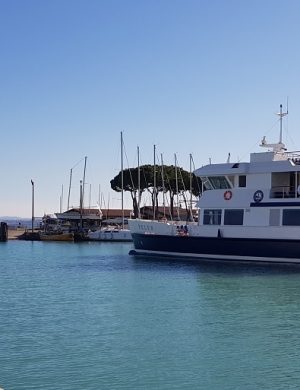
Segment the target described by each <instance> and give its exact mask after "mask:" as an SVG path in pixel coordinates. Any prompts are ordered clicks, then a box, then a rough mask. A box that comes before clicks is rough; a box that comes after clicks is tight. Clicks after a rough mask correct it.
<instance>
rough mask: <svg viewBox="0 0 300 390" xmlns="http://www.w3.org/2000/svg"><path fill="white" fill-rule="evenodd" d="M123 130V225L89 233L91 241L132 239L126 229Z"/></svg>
mask: <svg viewBox="0 0 300 390" xmlns="http://www.w3.org/2000/svg"><path fill="white" fill-rule="evenodd" d="M123 152H124V142H123V132H121V206H122V226H121V227H115V228H108V227H105V228H100V229H97V230H95V231H89V232H88V233H87V236H88V239H89V240H91V241H116V242H117V241H132V236H131V232H130V230H129V229H125V218H124V182H123Z"/></svg>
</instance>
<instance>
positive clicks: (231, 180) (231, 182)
mask: <svg viewBox="0 0 300 390" xmlns="http://www.w3.org/2000/svg"><path fill="white" fill-rule="evenodd" d="M226 177H227V180H229V181H230V184H231V187H232V188H233V187H234V176H226Z"/></svg>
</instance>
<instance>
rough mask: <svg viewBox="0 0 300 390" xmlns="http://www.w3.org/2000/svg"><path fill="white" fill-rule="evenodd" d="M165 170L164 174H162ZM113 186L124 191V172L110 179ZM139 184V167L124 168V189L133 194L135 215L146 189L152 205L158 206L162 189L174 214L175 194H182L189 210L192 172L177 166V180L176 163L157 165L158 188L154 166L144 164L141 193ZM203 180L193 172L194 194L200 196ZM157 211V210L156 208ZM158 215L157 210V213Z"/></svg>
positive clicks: (118, 190)
mask: <svg viewBox="0 0 300 390" xmlns="http://www.w3.org/2000/svg"><path fill="white" fill-rule="evenodd" d="M162 172H163V175H162ZM110 185H111V188H112V189H113V190H114V191H117V192H120V191H122V173H121V172H119V173H118V175H117V176H115V177H114V178H113V179H112V180H111V181H110ZM138 188H139V186H138V168H128V169H125V170H123V189H124V191H128V192H130V194H131V198H132V204H133V212H134V216H135V217H137V216H138V210H139V207H140V205H139V204H138V195H139V198H140V199H141V198H142V194H143V193H144V191H148V192H149V193H150V194H151V199H152V207H153V210H154V207H155V205H156V207H158V202H157V198H158V194H159V193H160V192H162V191H164V193H165V194H166V195H168V196H169V205H170V214H171V216H172V217H173V216H174V199H175V196H176V195H177V194H178V195H181V196H182V197H183V199H184V203H185V207H186V210H187V211H189V207H188V201H187V197H186V194H187V191H189V190H190V173H189V172H187V171H185V170H184V169H183V168H178V167H177V180H176V167H175V166H174V165H164V166H163V167H161V166H159V165H157V166H156V190H155V189H154V166H153V165H142V166H141V167H140V193H138V191H139V189H138ZM200 189H201V180H200V178H198V177H196V176H195V175H194V174H192V194H193V195H194V196H199V195H200V193H201V190H200ZM156 211H157V210H156ZM155 214H156V215H157V212H156V213H155Z"/></svg>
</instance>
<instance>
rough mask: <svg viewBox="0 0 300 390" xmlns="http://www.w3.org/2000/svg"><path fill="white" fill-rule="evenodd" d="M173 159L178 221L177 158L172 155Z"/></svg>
mask: <svg viewBox="0 0 300 390" xmlns="http://www.w3.org/2000/svg"><path fill="white" fill-rule="evenodd" d="M174 158H175V182H176V199H177V217H178V220H179V195H178V176H177V156H176V154H174Z"/></svg>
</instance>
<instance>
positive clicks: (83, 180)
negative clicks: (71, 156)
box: [82, 156, 87, 208]
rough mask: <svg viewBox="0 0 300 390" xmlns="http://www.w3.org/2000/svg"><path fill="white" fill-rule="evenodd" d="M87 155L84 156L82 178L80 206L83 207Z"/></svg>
mask: <svg viewBox="0 0 300 390" xmlns="http://www.w3.org/2000/svg"><path fill="white" fill-rule="evenodd" d="M86 160H87V156H85V157H84V168H83V179H82V208H84V186H85V170H86Z"/></svg>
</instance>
